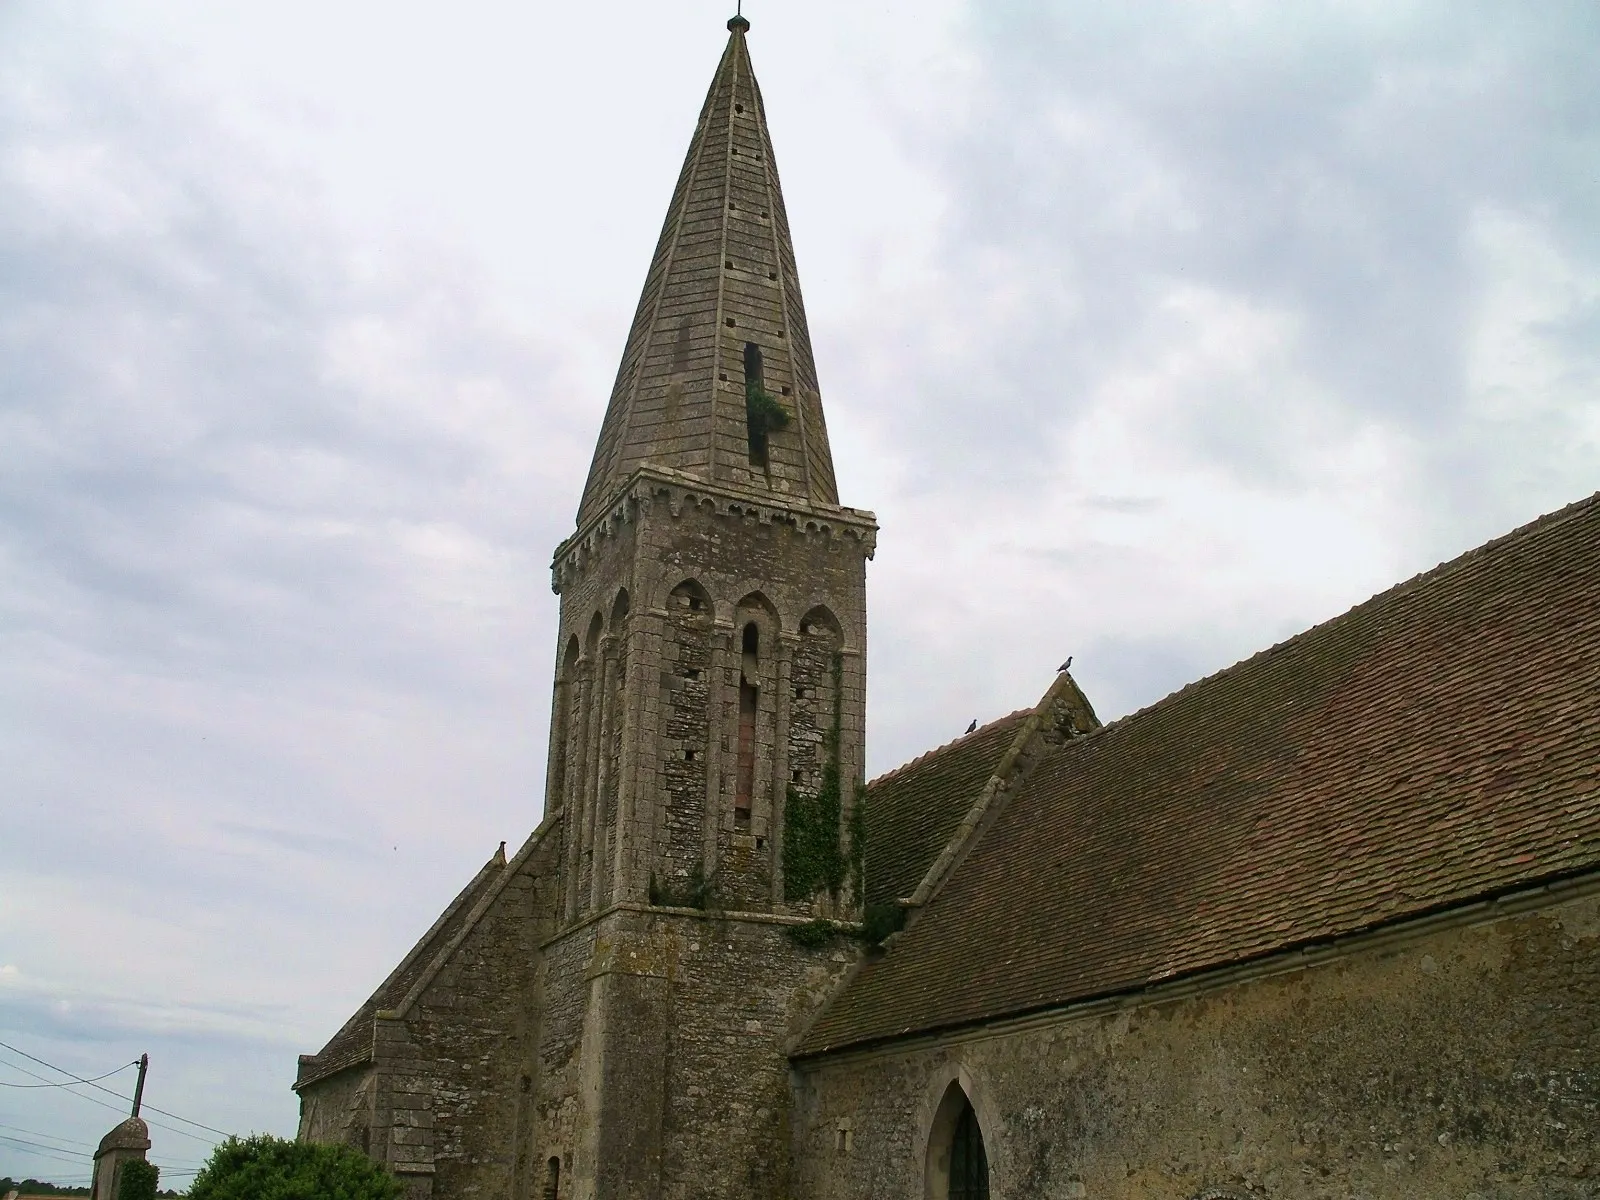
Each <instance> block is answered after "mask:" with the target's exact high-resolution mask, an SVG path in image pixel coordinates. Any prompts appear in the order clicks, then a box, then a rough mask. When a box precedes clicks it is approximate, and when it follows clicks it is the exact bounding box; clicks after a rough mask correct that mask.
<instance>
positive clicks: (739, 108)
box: [733, 104, 744, 154]
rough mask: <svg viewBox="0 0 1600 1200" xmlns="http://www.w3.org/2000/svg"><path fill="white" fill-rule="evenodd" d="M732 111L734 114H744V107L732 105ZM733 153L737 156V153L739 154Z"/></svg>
mask: <svg viewBox="0 0 1600 1200" xmlns="http://www.w3.org/2000/svg"><path fill="white" fill-rule="evenodd" d="M733 111H734V112H736V113H742V112H744V105H742V104H735V105H734V106H733ZM734 153H735V154H737V153H739V152H738V151H737V150H735V151H734Z"/></svg>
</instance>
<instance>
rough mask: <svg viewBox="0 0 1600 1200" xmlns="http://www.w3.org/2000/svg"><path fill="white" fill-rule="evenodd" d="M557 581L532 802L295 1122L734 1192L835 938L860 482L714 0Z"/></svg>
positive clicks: (524, 1191)
mask: <svg viewBox="0 0 1600 1200" xmlns="http://www.w3.org/2000/svg"><path fill="white" fill-rule="evenodd" d="M728 28H729V31H730V37H729V39H728V43H727V48H726V50H725V51H724V53H723V55H722V60H721V62H720V64H719V65H718V67H717V71H716V76H715V78H714V79H713V81H712V84H711V89H710V91H709V93H708V94H707V96H706V100H705V104H704V107H703V108H702V109H701V112H700V116H699V121H698V123H697V125H696V126H695V130H694V136H693V138H692V140H691V141H690V144H689V151H688V155H687V158H686V159H685V161H684V165H683V170H682V173H681V174H680V176H679V178H678V182H677V186H676V188H675V189H674V190H673V193H672V199H671V202H670V204H669V206H668V210H667V217H666V221H665V223H664V225H663V227H662V231H661V237H660V241H659V243H658V244H657V247H656V251H655V255H654V257H653V259H652V260H651V263H650V269H649V273H648V275H647V276H646V278H645V285H644V291H643V294H642V296H641V297H640V300H639V307H638V311H637V314H636V315H635V317H634V321H633V325H632V327H631V329H630V331H629V334H628V340H627V344H626V347H625V349H624V351H623V356H622V362H621V366H620V368H619V370H618V372H617V379H616V384H615V387H614V388H613V391H612V394H611V399H610V403H609V405H608V406H607V409H606V414H605V418H604V421H603V423H602V425H601V429H600V436H599V439H598V443H597V445H596V448H595V454H594V461H593V465H592V466H591V468H590V471H589V476H588V481H587V483H586V485H585V487H584V491H583V497H582V501H581V503H580V505H579V509H578V514H577V527H576V530H575V532H574V533H573V535H572V536H571V537H570V538H568V539H567V540H565V541H564V542H562V544H561V545H560V546H558V547H557V548H556V551H555V556H554V562H553V586H554V588H555V591H556V592H557V593H558V594H559V595H560V597H561V614H560V634H559V639H558V643H557V647H556V669H555V688H554V693H555V694H554V701H553V708H552V715H551V723H550V756H549V769H548V776H547V791H546V797H545V814H546V816H545V820H544V821H543V823H542V824H541V825H540V827H539V829H538V830H536V831H535V832H534V834H533V835H532V836H531V837H530V838H529V840H528V842H527V843H526V844H525V845H524V846H523V848H522V849H521V850H520V851H519V852H518V853H517V854H515V855H514V856H512V858H511V859H510V860H509V861H507V859H506V858H505V857H504V855H503V853H501V854H497V855H496V856H495V857H494V858H493V859H491V860H490V862H489V863H488V864H487V865H486V866H485V867H484V869H483V871H481V872H480V873H479V875H478V877H477V878H476V879H474V880H473V882H472V883H471V884H470V885H469V886H468V887H467V889H466V890H465V891H463V892H462V893H461V895H460V896H459V897H458V898H457V900H456V901H455V903H454V904H452V906H451V907H450V908H449V909H448V910H447V911H446V912H445V914H444V915H443V916H441V917H440V919H439V921H438V923H436V925H435V926H434V928H433V929H432V930H430V931H429V933H428V934H427V935H426V936H425V937H424V938H423V940H422V941H421V942H420V943H419V944H418V945H417V946H416V948H414V949H413V950H412V952H411V954H410V955H408V956H407V958H406V959H405V960H404V961H403V962H402V963H401V965H400V966H399V967H398V968H397V969H396V971H395V972H394V974H393V975H391V976H390V978H389V979H388V980H387V981H385V983H384V984H383V985H382V986H381V987H380V988H379V990H378V992H377V993H375V994H374V996H373V997H372V998H371V999H370V1000H369V1001H368V1002H367V1004H366V1005H365V1006H363V1008H362V1009H361V1011H359V1012H358V1013H357V1014H356V1015H355V1016H354V1017H352V1018H351V1020H350V1022H348V1023H347V1024H346V1026H345V1027H344V1028H343V1029H341V1030H340V1031H339V1033H338V1034H336V1035H335V1037H334V1038H333V1039H332V1041H330V1042H329V1043H328V1045H327V1046H326V1047H324V1049H323V1050H322V1051H321V1052H320V1053H319V1054H317V1055H313V1056H305V1057H303V1058H302V1059H301V1063H300V1074H299V1078H298V1080H297V1083H296V1089H297V1090H298V1091H299V1092H300V1095H301V1099H302V1121H301V1135H302V1136H303V1137H307V1138H311V1139H314V1140H321V1141H334V1140H338V1141H348V1142H353V1143H354V1144H356V1145H359V1146H361V1147H363V1148H364V1149H366V1150H367V1151H368V1152H369V1153H371V1154H372V1155H373V1156H374V1157H376V1158H378V1159H379V1160H380V1161H382V1162H384V1163H385V1164H386V1165H388V1166H389V1167H390V1169H392V1170H393V1171H395V1172H396V1173H397V1174H398V1175H399V1176H400V1177H401V1178H402V1179H404V1180H405V1181H406V1182H407V1185H408V1189H409V1191H410V1193H411V1195H412V1196H416V1197H421V1196H435V1197H448V1198H450V1200H454V1198H456V1197H466V1196H476V1195H484V1196H491V1195H492V1196H512V1197H517V1198H519V1200H520V1198H523V1197H529V1198H533V1197H552V1198H565V1197H569V1196H571V1197H585V1198H591V1197H592V1198H596V1200H613V1198H616V1200H621V1198H624V1197H628V1198H634V1197H637V1198H640V1200H643V1198H644V1197H652V1198H654V1197H683V1198H684V1200H688V1198H689V1197H695V1198H701V1197H708V1198H709V1197H730V1198H731V1197H750V1196H772V1195H781V1194H783V1192H784V1190H785V1187H786V1182H785V1181H786V1178H787V1175H788V1171H789V1164H788V1144H789V1135H788V1124H787V1117H786V1113H787V1111H788V1106H789V1090H788V1083H787V1079H788V1075H787V1070H788V1068H787V1060H786V1053H787V1050H788V1047H789V1046H790V1045H792V1044H793V1042H794V1041H795V1040H796V1039H797V1038H798V1036H799V1035H800V1033H801V1032H802V1031H803V1029H804V1027H805V1025H806V1023H807V1022H808V1020H809V1019H810V1018H811V1017H812V1016H813V1015H814V1013H815V1011H816V1009H817V1007H818V1005H819V1004H820V1003H821V1002H822V1000H823V999H824V998H825V996H826V995H827V994H828V993H829V992H830V990H831V989H832V987H833V985H834V984H835V983H836V982H837V981H838V980H839V979H840V978H841V977H842V975H843V973H844V972H845V971H846V969H847V968H848V966H849V964H850V963H851V962H853V961H854V959H855V957H856V953H855V951H854V950H853V949H850V948H849V947H851V946H852V945H853V943H851V942H850V941H849V940H848V939H847V938H845V937H843V936H842V935H838V934H837V933H835V932H833V931H832V930H831V929H830V927H829V926H827V925H825V924H823V922H824V921H830V920H832V921H836V920H840V919H843V920H850V919H853V918H856V917H858V916H859V914H860V908H861V903H862V901H861V896H862V895H863V887H862V863H861V855H862V850H863V847H862V844H861V836H860V832H859V825H860V822H859V819H853V818H857V817H858V808H857V797H858V794H859V792H860V790H861V786H862V783H863V771H864V764H865V758H864V753H863V726H864V716H865V711H864V685H865V653H864V652H865V645H866V596H865V574H866V560H867V559H868V558H870V557H871V555H872V552H873V546H874V538H875V535H876V525H875V522H874V519H873V516H872V514H871V513H868V512H863V511H859V510H856V509H849V508H843V507H841V506H840V505H839V502H838V494H837V489H836V486H835V482H834V474H833V460H832V454H831V452H830V450H829V446H828V434H827V427H826V424H825V422H824V419H823V412H822V401H821V396H820V394H819V392H818V387H817V377H816V368H815V365H814V363H813V361H812V353H811V341H810V335H809V332H808V330H807V327H806V319H805V309H804V305H803V303H802V301H801V294H800V282H799V277H798V275H797V273H796V268H795V258H794V250H793V246H792V244H791V241H790V237H789V227H788V220H787V217H786V215H785V212H784V205H783V195H782V192H781V191H780V189H779V185H778V173H777V167H776V165H775V163H774V160H773V152H772V140H771V137H770V135H769V134H768V131H767V123H766V117H765V113H764V111H763V107H762V100H761V91H760V89H759V87H758V86H757V85H756V80H755V77H754V75H753V73H752V71H751V66H750V57H749V53H748V50H747V49H746V46H745V33H746V31H747V30H748V29H749V23H748V22H747V21H745V20H744V19H743V18H740V17H736V18H734V19H733V20H731V21H730V22H729V23H728Z"/></svg>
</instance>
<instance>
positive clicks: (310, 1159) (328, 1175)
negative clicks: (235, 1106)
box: [189, 1133, 402, 1200]
mask: <svg viewBox="0 0 1600 1200" xmlns="http://www.w3.org/2000/svg"><path fill="white" fill-rule="evenodd" d="M401 1194H402V1189H401V1187H400V1184H399V1182H398V1181H397V1180H396V1179H395V1178H394V1177H393V1176H391V1175H389V1174H387V1173H385V1171H384V1170H383V1168H382V1167H380V1166H379V1165H378V1164H377V1163H375V1162H373V1161H372V1160H371V1159H370V1158H368V1157H367V1156H366V1155H365V1154H362V1153H361V1152H360V1151H359V1150H354V1149H352V1148H351V1147H349V1146H324V1145H319V1144H317V1143H314V1142H290V1141H285V1140H284V1139H283V1138H276V1137H272V1136H271V1135H270V1134H264V1133H258V1134H255V1135H253V1136H251V1137H248V1138H243V1139H240V1138H229V1139H228V1140H227V1141H225V1142H223V1143H222V1144H221V1145H219V1146H218V1147H217V1148H216V1149H215V1150H213V1151H212V1152H211V1158H210V1160H209V1161H208V1162H207V1163H206V1165H205V1166H204V1167H203V1168H202V1169H201V1171H200V1173H199V1174H198V1175H196V1176H195V1180H194V1185H193V1186H192V1187H191V1188H190V1189H189V1200H399V1198H400V1196H401Z"/></svg>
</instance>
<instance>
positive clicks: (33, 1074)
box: [4, 1063, 122, 1112]
mask: <svg viewBox="0 0 1600 1200" xmlns="http://www.w3.org/2000/svg"><path fill="white" fill-rule="evenodd" d="M4 1065H6V1066H8V1067H10V1068H11V1069H12V1070H13V1071H21V1072H22V1073H23V1074H24V1075H26V1076H28V1077H29V1078H30V1079H43V1078H44V1076H43V1075H40V1074H39V1073H38V1072H37V1071H30V1070H28V1068H27V1067H19V1066H18V1065H17V1064H16V1063H6V1064H4ZM60 1086H61V1087H64V1088H66V1089H67V1095H69V1096H76V1097H77V1098H78V1099H79V1100H87V1101H88V1102H89V1103H90V1104H98V1105H99V1106H100V1107H101V1108H109V1109H110V1110H111V1111H112V1112H121V1111H122V1110H121V1109H120V1108H118V1107H117V1106H116V1105H115V1104H107V1103H106V1102H105V1101H104V1100H101V1099H98V1098H97V1097H94V1096H85V1095H84V1094H83V1093H82V1092H75V1091H73V1090H72V1085H71V1084H61V1085H60Z"/></svg>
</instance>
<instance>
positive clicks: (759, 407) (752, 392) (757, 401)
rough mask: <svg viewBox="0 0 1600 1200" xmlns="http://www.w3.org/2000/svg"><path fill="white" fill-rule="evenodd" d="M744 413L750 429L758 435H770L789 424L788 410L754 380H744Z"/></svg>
mask: <svg viewBox="0 0 1600 1200" xmlns="http://www.w3.org/2000/svg"><path fill="white" fill-rule="evenodd" d="M744 411H745V418H746V419H747V420H748V421H749V423H750V428H751V429H752V430H754V431H755V432H757V433H760V434H767V433H772V432H774V431H775V430H779V429H783V428H785V427H786V426H787V425H788V424H789V410H788V409H786V408H784V406H783V405H781V404H779V403H778V398H777V397H776V396H774V395H773V394H772V393H771V392H769V391H767V390H766V388H764V387H762V386H761V383H760V381H758V380H755V379H746V380H745V384H744Z"/></svg>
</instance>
